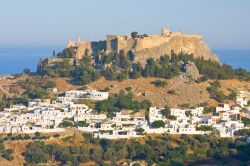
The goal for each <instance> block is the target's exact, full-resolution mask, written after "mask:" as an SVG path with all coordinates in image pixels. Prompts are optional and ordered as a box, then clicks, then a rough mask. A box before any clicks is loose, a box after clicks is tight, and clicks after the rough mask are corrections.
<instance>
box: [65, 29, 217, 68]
mask: <svg viewBox="0 0 250 166" xmlns="http://www.w3.org/2000/svg"><path fill="white" fill-rule="evenodd" d="M67 48H74V50H75V51H74V52H75V55H74V57H75V59H78V60H80V59H82V58H83V56H84V54H85V52H86V51H88V52H90V53H93V54H98V53H99V52H100V51H104V52H116V53H119V52H120V51H121V50H123V51H125V52H132V53H133V54H134V55H135V61H136V62H140V63H141V64H142V65H145V63H146V60H147V59H148V58H150V57H152V58H155V59H158V58H159V57H160V56H161V55H171V52H174V53H175V54H179V53H180V52H183V53H185V54H192V55H193V56H194V57H203V58H204V59H205V60H208V59H210V60H213V61H217V62H219V58H218V57H217V56H216V55H214V54H213V53H212V52H211V50H210V49H209V47H208V45H207V44H206V43H205V42H204V40H203V39H202V36H200V35H187V34H183V33H181V32H171V31H169V30H168V29H167V28H163V29H162V33H161V35H148V34H144V35H139V34H138V33H137V32H133V33H131V36H128V35H107V36H106V40H105V41H99V42H88V41H81V40H80V39H79V41H69V42H68V44H67Z"/></svg>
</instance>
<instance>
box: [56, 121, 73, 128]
mask: <svg viewBox="0 0 250 166" xmlns="http://www.w3.org/2000/svg"><path fill="white" fill-rule="evenodd" d="M73 125H74V124H73V123H72V122H71V121H63V122H62V123H60V124H59V126H61V127H72V126H73Z"/></svg>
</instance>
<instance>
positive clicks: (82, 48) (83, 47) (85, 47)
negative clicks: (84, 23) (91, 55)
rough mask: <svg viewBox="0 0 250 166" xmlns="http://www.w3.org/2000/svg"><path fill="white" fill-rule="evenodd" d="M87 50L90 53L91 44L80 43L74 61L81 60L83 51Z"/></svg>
mask: <svg viewBox="0 0 250 166" xmlns="http://www.w3.org/2000/svg"><path fill="white" fill-rule="evenodd" d="M86 50H89V51H90V52H92V48H91V42H81V43H79V44H78V47H77V49H76V59H77V60H79V59H82V57H83V55H84V54H85V51H86Z"/></svg>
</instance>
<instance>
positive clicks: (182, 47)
mask: <svg viewBox="0 0 250 166" xmlns="http://www.w3.org/2000/svg"><path fill="white" fill-rule="evenodd" d="M172 51H173V52H174V53H176V54H179V53H180V52H183V53H188V54H192V55H193V56H194V57H195V58H198V57H203V58H204V59H206V60H208V59H210V60H213V61H217V62H219V58H218V57H217V56H216V55H214V54H213V53H212V51H211V50H210V49H209V47H208V45H207V44H206V43H205V42H204V41H203V39H202V37H201V36H197V35H176V36H172V37H170V38H169V39H168V40H167V41H166V42H165V43H163V44H161V45H159V46H156V47H152V48H146V49H143V50H141V51H138V52H135V55H136V56H135V61H138V62H141V63H142V64H145V63H146V60H147V59H148V58H155V59H158V58H159V57H160V56H161V55H170V54H171V52H172Z"/></svg>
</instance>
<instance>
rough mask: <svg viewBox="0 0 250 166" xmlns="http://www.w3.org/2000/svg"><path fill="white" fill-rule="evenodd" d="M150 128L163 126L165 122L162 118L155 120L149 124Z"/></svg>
mask: <svg viewBox="0 0 250 166" xmlns="http://www.w3.org/2000/svg"><path fill="white" fill-rule="evenodd" d="M151 127H152V128H160V127H165V122H164V121H162V120H156V121H154V122H153V123H152V124H151Z"/></svg>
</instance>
